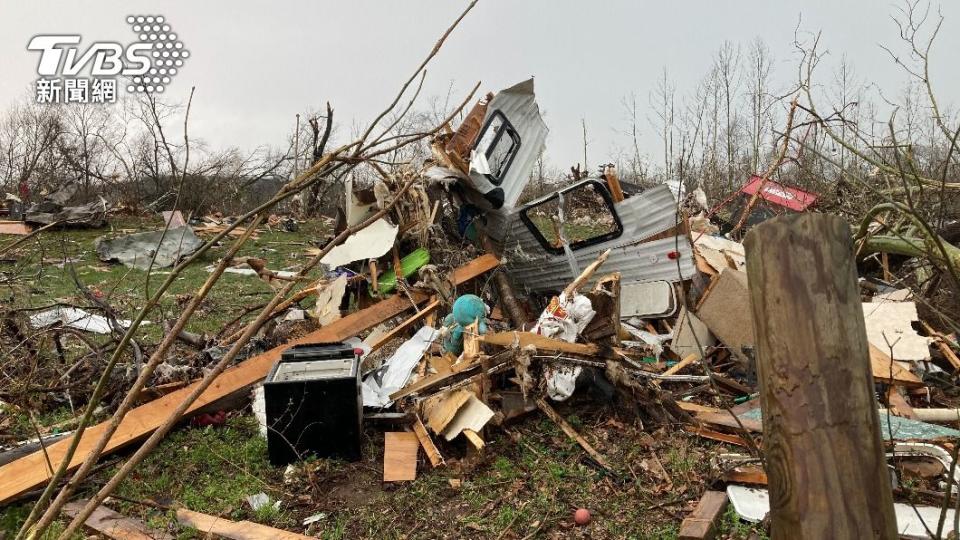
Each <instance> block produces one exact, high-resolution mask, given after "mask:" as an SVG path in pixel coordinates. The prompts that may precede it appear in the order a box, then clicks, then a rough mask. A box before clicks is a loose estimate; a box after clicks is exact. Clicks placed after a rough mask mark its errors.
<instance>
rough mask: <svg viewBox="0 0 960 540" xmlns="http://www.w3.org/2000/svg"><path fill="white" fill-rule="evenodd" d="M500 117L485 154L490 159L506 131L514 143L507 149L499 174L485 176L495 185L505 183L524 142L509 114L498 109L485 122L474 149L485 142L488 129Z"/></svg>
mask: <svg viewBox="0 0 960 540" xmlns="http://www.w3.org/2000/svg"><path fill="white" fill-rule="evenodd" d="M498 118H499V119H500V126H499V127H498V128H497V132H496V133H495V134H494V136H493V142H491V143H490V145H489V146H488V147H487V148H485V149H484V150H483V155H484V156H485V157H486V158H487V160H489V159H490V156H491V155H493V149H495V148H496V147H497V145H498V144H500V139H502V138H503V135H504V133H506V134H507V135H508V136H509V137H510V140H511V142H512V143H513V144H512V145H511V146H510V148H509V149H508V150H507V159H506V163H505V164H504V166H503V168H502V169H501V170H500V174H499V175H494V174H485V175H484V176H486V177H487V179H488V180H490V183H492V184H493V185H495V186H499V185H500V184H501V183H503V178H504V177H505V176H506V175H507V172H508V171H509V170H510V166H511V165H513V159H514V158H515V157H517V153H519V152H520V146H521V144H523V141H522V140H521V139H520V133H519V132H517V128H515V127H513V124H512V123H510V120H508V119H507V115H505V114H503V111H501V110H500V109H496V110H494V111H493V113H492V114H491V115H490V118H487V121H486V123H484V124H483V129H481V130H480V135H478V136H477V142H476V143H475V144H474V147H473V149H474V150H477V149H478V148H479V146H480V143H482V142H483V138H484V136H486V134H487V130H488V129H490V126H491V125H492V124H493V121H494V120H496V119H498Z"/></svg>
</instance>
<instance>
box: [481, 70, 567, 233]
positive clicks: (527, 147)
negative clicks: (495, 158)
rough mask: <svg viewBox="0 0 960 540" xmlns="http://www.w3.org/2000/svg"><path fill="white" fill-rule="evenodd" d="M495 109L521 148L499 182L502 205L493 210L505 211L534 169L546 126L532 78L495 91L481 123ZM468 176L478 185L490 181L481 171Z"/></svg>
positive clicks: (516, 197)
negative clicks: (501, 192) (507, 124)
mask: <svg viewBox="0 0 960 540" xmlns="http://www.w3.org/2000/svg"><path fill="white" fill-rule="evenodd" d="M498 110H499V111H500V112H502V113H503V115H504V116H506V117H507V120H509V121H510V123H511V124H512V125H513V128H514V129H516V130H517V134H519V135H520V148H519V150H518V151H517V155H516V156H515V157H514V158H513V163H511V165H510V168H509V169H508V170H507V173H506V175H505V176H504V178H503V181H502V182H501V183H500V187H501V188H502V189H503V201H504V202H503V207H501V208H500V209H499V210H495V211H492V212H497V213H501V214H508V213H510V212H511V211H512V210H513V209H514V205H515V204H517V200H518V199H519V198H520V193H521V192H522V191H523V188H524V187H526V185H527V182H529V180H530V171H531V170H533V166H534V164H535V163H536V161H537V158H538V157H540V154H541V153H542V152H543V148H544V145H545V144H546V140H547V132H548V131H549V130H548V129H547V125H546V124H545V123H544V121H543V118H542V117H541V116H540V107H539V106H538V105H537V101H536V96H535V95H534V93H533V79H527V80H526V81H523V82H521V83H519V84H516V85H514V86H511V87H510V88H507V89H506V90H501V91H500V92H498V93H497V95H495V96H494V97H493V99H492V100H490V105H489V106H488V107H487V115H486V116H485V117H484V119H483V121H484V124H486V122H487V120H489V119H490V116H491V115H493V113H494V111H498ZM470 176H471V178H472V179H473V180H474V182H476V183H477V185H484V184H488V183H489V182H488V180H487V179H486V177H485V176H484V175H482V174H479V173H471V174H470Z"/></svg>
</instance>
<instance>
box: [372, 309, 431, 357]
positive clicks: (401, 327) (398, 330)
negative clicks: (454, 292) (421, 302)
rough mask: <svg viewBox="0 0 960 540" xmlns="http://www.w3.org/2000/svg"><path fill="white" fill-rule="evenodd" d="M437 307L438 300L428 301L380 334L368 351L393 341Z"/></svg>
mask: <svg viewBox="0 0 960 540" xmlns="http://www.w3.org/2000/svg"><path fill="white" fill-rule="evenodd" d="M438 307H440V301H439V300H434V301H432V302H430V303H429V304H427V305H426V307H423V308H421V309H420V311H419V312H417V313H415V314H414V315H413V316H411V317H410V318H408V319H406V320H405V321H403V322H402V323H400V324H398V325H397V326H395V327H393V328H391V329H390V331H389V332H387V333H386V334H384V335H383V336H381V337H380V339H378V340H376V341H374V342H373V343H372V344H370V352H373V351H376V350H377V349H379V348H381V347H383V346H384V345H386V344H387V343H390V342H391V341H393V339H394V338H396V337H397V336H399V335H400V334H402V333H403V332H405V331H406V330H407V329H408V328H410V327H411V326H413V325H414V324H416V323H417V322H418V321H420V320H421V319H423V318H424V317H426V316H427V315H429V314H431V313H433V312H434V311H436V309H437V308H438Z"/></svg>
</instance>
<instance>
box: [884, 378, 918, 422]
mask: <svg viewBox="0 0 960 540" xmlns="http://www.w3.org/2000/svg"><path fill="white" fill-rule="evenodd" d="M887 403H888V404H889V406H890V409H892V411H893V414H895V415H897V416H902V417H904V418H910V419H911V420H919V419H920V417H919V416H917V413H915V412H914V411H913V407H911V406H910V403H909V402H908V401H907V400H906V398H904V397H903V394H901V393H900V389H898V388H897V387H896V386H889V387H887Z"/></svg>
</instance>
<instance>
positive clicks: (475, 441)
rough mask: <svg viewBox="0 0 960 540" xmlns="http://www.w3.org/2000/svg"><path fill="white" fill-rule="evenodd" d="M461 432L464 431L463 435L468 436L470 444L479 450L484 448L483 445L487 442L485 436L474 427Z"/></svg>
mask: <svg viewBox="0 0 960 540" xmlns="http://www.w3.org/2000/svg"><path fill="white" fill-rule="evenodd" d="M461 433H463V436H464V437H466V438H467V441H469V442H470V444H472V445H473V447H474V448H476V449H477V450H483V447H484V446H486V444H487V443H486V442H484V440H483V437H481V436H480V434H479V433H477V432H476V431H474V430H472V429H465V430H463V431H462V432H461Z"/></svg>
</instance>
